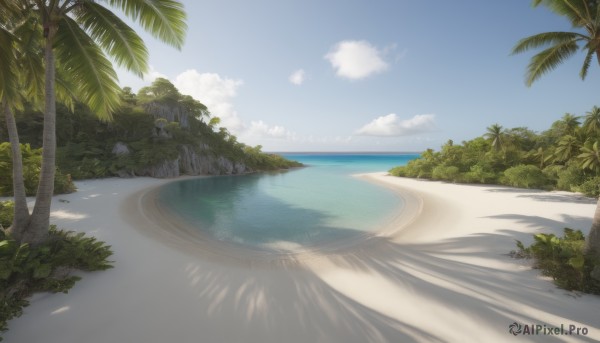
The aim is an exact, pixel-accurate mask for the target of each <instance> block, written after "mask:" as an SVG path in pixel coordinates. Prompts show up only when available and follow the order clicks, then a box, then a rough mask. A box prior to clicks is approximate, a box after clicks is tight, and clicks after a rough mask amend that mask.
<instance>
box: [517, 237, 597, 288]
mask: <svg viewBox="0 0 600 343" xmlns="http://www.w3.org/2000/svg"><path fill="white" fill-rule="evenodd" d="M534 239H535V242H534V243H533V244H532V245H531V246H529V247H527V248H526V247H525V246H524V245H523V243H521V242H520V241H517V247H518V249H519V251H518V252H515V253H514V254H515V255H517V256H522V257H526V258H534V259H535V263H534V267H535V268H538V269H540V270H541V271H542V274H544V275H546V276H550V277H552V278H553V279H554V282H555V283H556V285H557V286H559V287H560V288H564V289H567V290H578V291H582V292H586V293H592V294H600V278H598V277H597V276H595V275H597V274H598V273H599V271H600V261H598V260H597V259H595V258H593V257H591V256H586V255H585V253H584V246H585V237H584V235H583V233H582V232H581V231H579V230H577V231H574V230H572V229H568V228H565V229H564V236H563V237H562V238H561V237H556V236H555V235H553V234H543V233H540V234H537V235H534ZM593 275H594V276H593Z"/></svg>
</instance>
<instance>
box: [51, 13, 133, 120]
mask: <svg viewBox="0 0 600 343" xmlns="http://www.w3.org/2000/svg"><path fill="white" fill-rule="evenodd" d="M54 50H55V51H56V59H57V61H59V62H58V63H60V64H61V66H62V67H63V68H64V69H65V70H66V71H68V73H69V75H70V76H69V80H70V81H72V82H73V84H75V85H77V89H76V90H75V92H76V94H77V95H78V100H80V101H81V102H83V103H85V104H86V105H87V106H89V107H90V109H91V110H92V111H94V112H95V113H96V114H97V115H98V117H99V118H100V119H103V120H110V119H111V118H112V113H113V112H114V110H116V109H117V108H118V106H119V104H120V98H119V92H120V91H121V88H120V87H119V85H118V82H117V80H118V79H117V74H116V72H115V71H114V69H113V66H112V64H111V62H110V61H109V60H108V59H107V58H106V56H105V55H104V53H103V51H102V50H101V49H100V47H99V46H98V45H97V44H96V43H95V42H94V41H93V40H92V39H91V38H90V37H89V36H88V35H87V33H86V32H85V31H83V30H82V29H81V28H80V27H79V26H78V25H77V23H76V22H75V21H74V20H73V19H71V18H70V17H63V18H62V20H61V21H60V22H59V29H58V30H57V34H56V42H55V45H54Z"/></svg>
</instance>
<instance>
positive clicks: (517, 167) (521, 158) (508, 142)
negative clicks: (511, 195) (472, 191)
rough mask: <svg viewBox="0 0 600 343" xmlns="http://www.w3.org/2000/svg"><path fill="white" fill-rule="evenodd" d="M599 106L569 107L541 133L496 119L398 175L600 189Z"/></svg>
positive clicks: (588, 193) (586, 190)
mask: <svg viewBox="0 0 600 343" xmlns="http://www.w3.org/2000/svg"><path fill="white" fill-rule="evenodd" d="M599 141H600V108H598V107H593V108H592V109H591V110H590V111H589V112H587V113H585V114H584V115H583V116H577V115H574V114H570V113H566V114H564V115H563V117H562V118H561V119H560V120H557V121H555V122H554V123H553V124H552V125H551V127H550V128H549V129H547V130H545V131H543V132H541V133H536V132H534V131H532V130H530V129H528V128H525V127H516V128H510V129H507V128H503V127H502V126H501V125H499V124H494V125H491V126H489V127H488V128H487V131H486V132H485V133H484V134H483V135H482V136H480V137H477V138H474V139H472V140H468V141H463V142H462V143H461V144H455V143H454V142H453V141H452V140H449V141H448V142H446V143H445V144H444V145H443V146H442V147H441V149H440V150H439V151H434V150H432V149H428V150H426V151H424V152H423V153H422V154H421V156H420V157H419V158H418V159H415V160H412V161H410V162H409V163H408V164H407V165H406V166H399V167H395V168H393V169H392V170H390V173H391V174H392V175H395V176H405V177H413V178H423V179H432V180H443V181H450V182H457V183H482V184H502V185H507V186H513V187H521V188H537V189H545V190H566V191H573V192H581V193H583V194H585V195H586V196H590V197H598V195H599V194H600V147H599V146H598V144H599V143H598V142H599Z"/></svg>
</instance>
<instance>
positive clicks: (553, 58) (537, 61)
mask: <svg viewBox="0 0 600 343" xmlns="http://www.w3.org/2000/svg"><path fill="white" fill-rule="evenodd" d="M578 49H579V47H578V46H577V43H576V42H574V41H567V42H563V43H561V44H557V45H555V46H552V47H550V48H548V49H546V50H543V51H542V52H540V53H538V54H537V55H535V56H533V57H532V58H531V62H530V63H529V65H528V67H527V75H526V84H527V86H531V84H532V83H533V82H534V81H536V80H537V79H539V78H540V77H541V76H543V75H544V74H546V73H547V72H549V71H551V70H553V69H555V68H556V67H558V66H559V65H560V64H561V63H563V62H564V61H565V60H566V59H568V58H569V57H571V56H573V55H574V54H575V53H576V52H577V50H578Z"/></svg>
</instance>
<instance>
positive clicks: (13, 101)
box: [0, 2, 43, 240]
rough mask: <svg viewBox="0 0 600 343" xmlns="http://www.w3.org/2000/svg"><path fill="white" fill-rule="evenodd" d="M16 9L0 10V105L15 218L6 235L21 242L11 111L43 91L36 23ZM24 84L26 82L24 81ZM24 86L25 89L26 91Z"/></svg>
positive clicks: (22, 199)
mask: <svg viewBox="0 0 600 343" xmlns="http://www.w3.org/2000/svg"><path fill="white" fill-rule="evenodd" d="M30 19H31V18H30V17H28V16H27V15H26V13H25V12H24V11H23V10H22V9H21V8H20V7H19V6H17V4H16V2H7V3H6V5H4V6H2V7H0V23H1V24H0V56H1V59H2V61H3V63H2V64H1V66H0V105H1V108H2V109H1V111H2V113H3V115H4V117H5V120H6V127H7V131H8V138H9V142H10V146H11V155H12V169H13V171H12V177H13V178H12V179H13V196H14V203H15V205H14V217H13V222H12V224H11V226H10V228H9V231H11V232H14V233H15V234H13V237H14V238H16V239H18V240H20V236H19V233H20V232H22V231H23V229H24V228H25V227H26V226H27V225H28V224H29V209H28V207H27V199H26V194H25V183H24V180H23V158H22V155H21V149H20V147H21V146H20V142H19V135H18V131H17V125H16V122H15V117H14V111H13V109H14V108H19V107H22V101H21V100H22V98H23V97H27V98H28V99H29V100H30V102H31V101H35V100H36V98H39V97H36V96H35V94H38V93H39V91H40V90H41V89H42V87H41V86H42V80H41V78H40V77H39V75H42V74H43V67H42V60H41V56H39V54H38V49H37V48H38V47H39V46H38V45H37V44H35V42H37V41H39V38H40V37H38V36H36V30H35V26H36V23H35V21H32V20H30ZM25 80H26V81H25ZM25 86H26V87H25Z"/></svg>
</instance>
